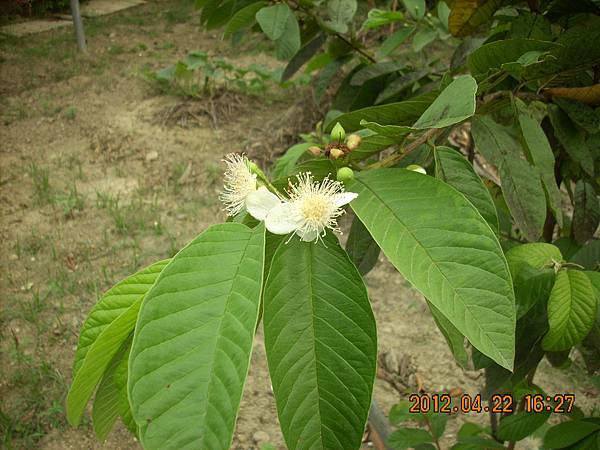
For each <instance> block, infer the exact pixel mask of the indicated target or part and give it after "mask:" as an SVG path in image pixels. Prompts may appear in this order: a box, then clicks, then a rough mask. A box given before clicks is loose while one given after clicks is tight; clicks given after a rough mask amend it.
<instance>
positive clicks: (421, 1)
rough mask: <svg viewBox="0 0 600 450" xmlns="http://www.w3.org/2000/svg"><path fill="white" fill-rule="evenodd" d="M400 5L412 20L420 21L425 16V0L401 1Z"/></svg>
mask: <svg viewBox="0 0 600 450" xmlns="http://www.w3.org/2000/svg"><path fill="white" fill-rule="evenodd" d="M402 3H404V7H405V8H406V11H408V13H409V14H410V15H411V16H412V18H413V19H417V20H420V19H422V18H423V17H424V16H425V10H426V8H425V0H402Z"/></svg>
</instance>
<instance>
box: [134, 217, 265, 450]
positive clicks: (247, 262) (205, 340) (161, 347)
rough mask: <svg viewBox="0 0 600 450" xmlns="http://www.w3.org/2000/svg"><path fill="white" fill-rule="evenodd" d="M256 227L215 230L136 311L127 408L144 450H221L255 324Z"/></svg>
mask: <svg viewBox="0 0 600 450" xmlns="http://www.w3.org/2000/svg"><path fill="white" fill-rule="evenodd" d="M263 258H264V227H263V226H258V227H256V228H255V229H254V230H251V229H250V228H248V227H246V226H244V225H241V224H237V223H225V224H222V225H215V226H212V227H210V228H209V229H207V230H206V231H204V232H203V233H202V234H201V235H200V236H198V237H197V238H196V239H194V240H193V241H192V242H191V243H190V244H188V245H187V246H186V247H185V248H184V249H183V250H181V251H180V252H179V253H178V254H177V255H176V256H175V257H174V258H173V260H172V261H171V263H169V265H168V266H167V267H165V268H164V269H163V272H162V273H161V275H160V276H159V278H158V279H157V280H156V284H155V285H154V287H153V288H152V289H151V290H150V292H148V294H147V296H146V298H145V299H144V304H143V307H142V309H141V311H140V315H139V319H138V322H137V325H136V329H135V335H134V339H133V346H132V349H131V356H130V360H129V386H128V389H129V399H130V401H131V407H132V412H133V417H134V419H135V421H136V422H137V424H138V426H139V430H140V439H141V442H142V444H143V445H144V448H145V449H147V450H149V449H160V450H167V449H182V448H197V449H210V450H216V449H227V448H229V445H230V443H231V439H232V435H233V429H234V425H235V419H236V415H237V411H238V408H239V402H240V399H241V396H242V389H243V386H244V382H245V379H246V374H247V371H248V364H249V360H250V353H251V351H252V341H253V337H254V330H255V328H256V322H257V319H258V309H259V303H260V291H261V281H262V271H263Z"/></svg>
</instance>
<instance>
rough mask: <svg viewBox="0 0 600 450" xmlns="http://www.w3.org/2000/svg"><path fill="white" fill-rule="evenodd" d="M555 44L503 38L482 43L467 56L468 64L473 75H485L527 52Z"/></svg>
mask: <svg viewBox="0 0 600 450" xmlns="http://www.w3.org/2000/svg"><path fill="white" fill-rule="evenodd" d="M556 46H557V44H555V43H553V42H548V41H536V40H534V39H503V40H499V41H494V42H490V43H488V44H484V45H482V46H481V47H479V48H478V49H476V50H474V51H473V53H471V55H470V56H469V59H468V66H469V69H470V70H471V73H472V74H473V75H474V76H477V75H485V74H487V72H488V71H489V70H490V69H494V68H500V67H501V66H502V64H506V63H511V62H515V61H517V60H518V59H519V58H520V57H521V56H522V55H524V54H525V53H528V52H533V51H538V52H545V51H548V50H551V49H552V48H555V47H556Z"/></svg>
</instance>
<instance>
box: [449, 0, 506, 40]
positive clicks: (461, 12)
mask: <svg viewBox="0 0 600 450" xmlns="http://www.w3.org/2000/svg"><path fill="white" fill-rule="evenodd" d="M501 4H502V0H455V1H454V2H453V3H452V8H451V10H450V16H449V17H448V29H449V30H450V33H452V34H453V35H454V36H467V35H469V34H471V33H473V32H474V31H475V30H476V29H477V27H479V25H481V24H483V23H485V22H487V21H488V20H489V19H490V18H491V17H492V16H493V15H494V13H495V12H496V10H497V9H498V8H499V7H500V5H501Z"/></svg>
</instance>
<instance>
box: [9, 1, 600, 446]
mask: <svg viewBox="0 0 600 450" xmlns="http://www.w3.org/2000/svg"><path fill="white" fill-rule="evenodd" d="M197 23H198V18H197V15H196V14H195V13H194V12H193V10H192V8H191V6H190V3H189V2H186V1H182V0H170V1H155V2H149V3H148V4H146V5H143V6H140V7H137V8H133V9H131V10H127V11H124V12H122V13H119V14H115V15H113V16H108V17H105V18H98V19H93V20H90V21H88V23H87V24H86V25H87V31H88V38H89V48H90V54H89V55H88V56H81V55H77V54H76V51H75V44H74V39H73V37H72V36H71V34H70V32H69V31H54V32H48V33H43V34H40V35H37V36H34V37H29V38H27V39H23V40H19V39H12V38H11V39H5V38H2V40H0V62H1V63H2V66H1V71H0V92H1V94H2V100H1V108H2V115H1V121H2V122H1V128H0V189H1V191H0V211H1V214H2V215H1V217H2V218H1V224H0V250H1V251H0V270H1V273H2V276H1V281H0V293H1V297H0V301H1V306H0V314H1V316H0V320H1V323H0V330H1V342H0V398H1V399H2V401H1V402H0V412H1V414H0V430H1V431H2V433H3V434H4V436H3V443H4V445H5V446H6V447H7V448H27V449H30V448H41V449H56V450H59V449H61V450H62V449H84V448H85V449H101V448H105V449H135V448H140V447H139V445H138V444H137V443H136V442H135V440H134V439H133V438H132V437H131V436H130V435H129V434H128V432H127V431H126V430H125V428H124V427H123V426H121V425H118V426H117V427H116V428H115V429H114V430H113V432H112V433H111V434H110V436H109V438H108V440H107V441H106V442H105V443H100V442H98V441H96V439H95V437H94V435H93V431H92V428H91V425H90V422H89V419H88V420H86V422H85V423H84V424H83V425H82V426H80V427H79V428H78V429H72V428H70V427H69V426H68V425H67V424H66V422H65V419H64V398H65V394H66V390H67V388H68V385H69V383H70V379H71V364H72V358H73V353H74V350H75V346H76V343H77V336H78V330H79V328H80V326H81V324H82V322H83V320H84V319H85V316H86V314H87V312H88V311H89V309H90V308H91V306H92V305H93V304H94V303H95V301H96V300H97V299H98V297H99V295H100V294H101V293H102V292H103V291H104V290H106V289H107V288H109V287H110V286H111V285H112V284H113V283H115V282H116V281H118V280H119V279H121V278H123V277H124V276H126V275H128V274H129V273H131V272H132V271H134V270H137V269H139V268H140V267H143V266H145V265H147V264H149V263H151V262H153V261H155V260H158V259H162V258H165V257H169V256H171V255H173V254H174V252H175V251H177V249H179V248H180V247H181V246H183V245H184V244H185V243H187V242H188V241H190V240H191V239H192V238H193V237H194V236H196V235H197V234H198V233H200V232H201V231H202V230H203V229H205V228H206V227H207V226H209V225H211V224H213V223H217V222H220V221H223V220H224V218H225V216H224V214H223V213H222V211H221V207H220V205H219V204H218V202H217V193H218V191H219V189H220V180H221V169H222V167H221V165H220V160H221V158H222V157H223V155H224V154H226V153H228V152H231V151H238V152H241V151H243V152H246V153H247V154H249V155H250V156H251V157H253V158H255V159H257V160H258V161H259V162H261V163H262V164H263V165H264V166H268V165H269V163H270V162H272V161H273V160H274V158H275V157H276V156H277V155H279V154H281V153H282V152H283V151H284V150H285V149H286V148H287V146H288V145H289V144H290V143H291V142H292V141H293V140H294V139H295V138H296V135H297V133H298V132H300V131H307V130H308V129H309V128H310V126H311V124H312V123H315V122H316V120H317V116H316V115H315V114H316V113H315V111H317V109H316V108H315V105H314V103H313V101H312V97H311V95H310V92H308V90H307V89H306V88H294V89H292V90H288V91H285V90H282V89H281V88H278V87H275V86H272V87H271V88H270V89H269V90H268V92H266V93H265V94H264V95H261V96H260V97H256V96H247V95H243V94H239V93H238V94H235V95H228V96H225V99H226V100H225V101H221V103H219V100H218V99H217V100H214V102H216V103H214V104H211V100H210V99H206V100H205V103H204V104H203V103H202V102H203V100H197V101H196V102H195V103H193V104H192V105H191V106H190V108H191V111H192V113H193V114H191V115H190V114H182V115H181V116H180V117H179V119H178V120H175V121H168V120H165V118H168V117H169V115H170V114H171V113H172V112H173V111H174V110H177V111H179V110H181V108H182V106H181V105H182V99H181V98H177V97H173V96H169V95H166V94H162V93H159V92H158V91H156V89H154V88H153V87H152V86H151V85H150V84H149V83H148V82H147V81H146V80H145V79H144V77H143V76H142V71H143V69H144V68H154V69H156V68H160V67H164V66H165V65H168V64H171V63H173V62H174V61H176V60H177V59H178V58H181V57H183V56H184V55H186V54H187V53H188V52H189V51H192V50H205V51H209V52H210V53H211V54H215V55H223V56H226V57H229V58H230V60H231V61H233V62H235V63H236V64H240V65H243V66H244V65H248V64H249V63H251V62H261V63H262V64H265V65H267V66H269V67H278V66H279V64H280V63H278V62H276V61H274V60H272V59H271V58H269V57H268V56H265V55H266V54H263V53H261V52H260V49H264V48H267V47H268V44H267V43H263V42H260V41H259V42H258V45H256V42H255V43H254V45H253V46H252V48H251V47H250V46H247V47H245V48H244V47H242V48H241V49H240V48H236V49H232V48H231V46H230V44H229V43H228V42H225V41H222V40H221V39H220V35H219V34H218V33H217V32H206V31H202V30H200V29H199V26H198V24H197ZM240 55H243V56H240ZM185 107H186V106H184V108H185ZM202 111H205V112H206V111H209V112H207V113H206V114H204V113H202ZM346 225H347V224H346ZM366 280H367V285H368V288H369V292H370V296H371V300H372V303H373V308H374V310H375V314H376V317H377V320H378V333H379V342H380V352H381V353H383V352H387V353H388V354H390V355H393V356H391V358H392V359H394V358H395V360H397V361H399V362H400V363H401V364H400V365H401V367H402V369H401V372H402V373H400V374H399V375H398V377H399V379H401V380H402V382H403V383H404V384H405V385H406V389H405V390H404V391H399V390H398V389H395V388H394V387H393V386H392V385H391V384H390V383H388V382H386V381H384V380H382V379H378V380H377V384H376V388H375V398H376V399H377V401H378V403H379V404H380V406H381V407H382V409H383V410H384V411H385V412H386V413H387V411H388V410H389V408H390V407H391V406H392V405H394V404H395V403H397V402H398V401H399V400H400V399H403V398H406V397H407V395H408V394H409V393H410V392H414V391H415V390H417V389H418V388H423V389H425V390H427V391H428V392H439V391H452V392H454V393H471V394H474V393H476V392H478V391H479V390H481V388H482V387H483V375H482V373H481V372H477V371H471V372H469V371H463V370H462V369H460V368H459V367H458V366H457V365H456V363H454V360H453V358H452V355H451V353H450V351H449V350H448V347H447V345H446V343H445V341H444V339H443V337H442V335H441V334H440V332H439V331H438V330H437V328H436V327H435V324H434V322H433V320H432V318H431V316H430V314H429V312H428V310H427V307H426V304H425V302H424V300H423V299H422V297H421V296H420V295H419V294H418V293H416V292H415V291H414V290H413V289H412V288H411V287H410V286H409V285H408V284H407V283H406V281H404V280H403V278H402V277H401V276H400V275H399V274H398V273H397V272H396V271H395V269H394V268H393V267H392V266H391V265H390V264H389V263H387V262H386V261H385V260H384V259H383V257H382V258H381V261H380V263H379V264H378V266H377V267H376V269H375V270H374V271H373V272H371V273H370V274H369V275H368V276H367V279H366ZM574 359H575V362H574V364H573V365H572V366H571V367H570V368H568V369H562V370H561V369H555V368H552V367H550V365H549V364H546V363H543V364H542V366H541V368H540V371H539V374H538V375H537V377H536V382H537V383H538V384H539V385H541V386H543V387H544V388H545V389H546V390H547V391H548V392H549V393H560V392H575V393H576V395H577V405H578V406H580V407H582V408H583V409H584V410H586V411H588V412H589V411H590V410H591V408H592V407H593V402H594V400H595V399H597V398H598V395H599V393H598V390H597V389H596V388H595V387H594V386H593V385H591V384H590V383H589V381H587V380H588V378H586V376H585V375H584V372H583V369H582V367H581V364H580V362H579V358H578V357H577V355H575V358H574ZM381 370H384V369H383V368H382V369H381ZM464 419H465V418H464V417H455V418H453V419H451V421H450V424H449V430H450V433H449V435H448V436H447V437H446V438H445V439H444V440H443V442H442V446H443V447H444V448H449V445H448V444H449V443H450V442H451V441H452V435H453V434H455V433H456V430H457V429H458V427H459V425H460V423H462V422H463V421H464ZM468 419H469V420H471V421H476V422H479V423H482V424H483V423H485V422H486V420H487V417H485V415H483V414H481V415H472V416H471V417H469V418H468ZM266 443H271V444H273V445H274V446H275V447H276V448H285V447H284V443H283V439H282V436H281V432H280V431H279V428H278V424H277V416H276V411H275V405H274V400H273V395H272V392H271V387H270V382H269V377H268V372H267V366H266V359H265V352H264V345H263V342H262V332H261V331H260V330H259V335H258V338H257V340H256V343H255V349H254V354H253V356H252V365H251V369H250V373H249V377H248V382H247V385H246V388H245V393H244V398H243V401H242V407H241V411H240V413H239V419H238V423H237V430H236V434H235V438H234V443H233V448H240V449H248V448H260V446H261V445H263V444H266ZM520 448H536V447H533V446H532V447H526V446H521V447H520Z"/></svg>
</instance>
